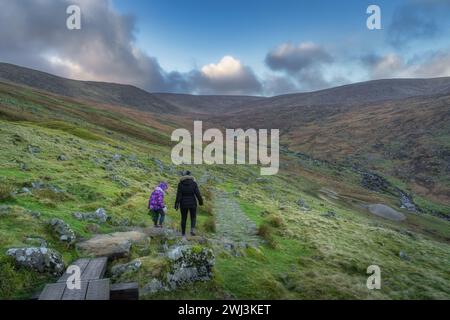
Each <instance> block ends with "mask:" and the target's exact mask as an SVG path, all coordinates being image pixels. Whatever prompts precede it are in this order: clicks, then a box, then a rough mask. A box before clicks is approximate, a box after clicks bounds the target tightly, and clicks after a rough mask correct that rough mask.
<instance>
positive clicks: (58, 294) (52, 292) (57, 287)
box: [39, 283, 66, 300]
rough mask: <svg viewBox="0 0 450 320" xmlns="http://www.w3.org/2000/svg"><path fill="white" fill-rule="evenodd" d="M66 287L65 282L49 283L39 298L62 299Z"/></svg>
mask: <svg viewBox="0 0 450 320" xmlns="http://www.w3.org/2000/svg"><path fill="white" fill-rule="evenodd" d="M65 288H66V284H65V283H52V284H47V285H46V286H45V288H44V290H42V292H41V294H40V295H39V300H61V299H62V296H63V294H64V289H65Z"/></svg>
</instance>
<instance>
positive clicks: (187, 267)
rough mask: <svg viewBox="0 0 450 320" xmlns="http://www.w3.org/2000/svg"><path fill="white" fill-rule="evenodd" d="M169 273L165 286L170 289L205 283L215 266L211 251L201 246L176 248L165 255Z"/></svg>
mask: <svg viewBox="0 0 450 320" xmlns="http://www.w3.org/2000/svg"><path fill="white" fill-rule="evenodd" d="M167 257H168V258H169V260H170V265H171V269H170V270H171V271H170V272H169V273H167V276H166V280H167V284H168V286H169V287H170V288H171V289H175V288H177V287H178V286H180V285H182V284H185V283H191V282H195V281H207V280H210V279H211V277H212V268H213V266H214V264H215V257H214V253H213V251H212V250H211V249H209V248H205V247H201V246H191V245H184V246H177V247H175V248H173V249H171V250H170V251H169V252H168V253H167Z"/></svg>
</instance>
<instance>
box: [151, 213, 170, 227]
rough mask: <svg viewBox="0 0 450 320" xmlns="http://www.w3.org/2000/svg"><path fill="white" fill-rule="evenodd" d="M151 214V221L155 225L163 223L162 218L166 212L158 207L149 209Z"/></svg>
mask: <svg viewBox="0 0 450 320" xmlns="http://www.w3.org/2000/svg"><path fill="white" fill-rule="evenodd" d="M150 212H151V215H152V220H153V223H154V224H155V226H156V225H158V223H159V225H160V226H162V224H163V223H164V218H165V217H166V214H165V213H164V210H163V209H158V210H150Z"/></svg>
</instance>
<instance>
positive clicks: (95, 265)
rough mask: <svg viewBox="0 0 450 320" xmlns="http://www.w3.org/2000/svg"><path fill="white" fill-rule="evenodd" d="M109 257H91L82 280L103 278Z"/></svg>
mask: <svg viewBox="0 0 450 320" xmlns="http://www.w3.org/2000/svg"><path fill="white" fill-rule="evenodd" d="M107 262H108V258H106V257H102V258H96V259H91V261H89V264H88V265H87V267H86V269H84V272H83V273H82V274H81V281H89V280H98V279H101V278H103V276H104V275H105V272H106V264H107Z"/></svg>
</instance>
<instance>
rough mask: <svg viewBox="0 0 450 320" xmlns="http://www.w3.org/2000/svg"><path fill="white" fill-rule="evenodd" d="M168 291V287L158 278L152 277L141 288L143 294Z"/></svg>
mask: <svg viewBox="0 0 450 320" xmlns="http://www.w3.org/2000/svg"><path fill="white" fill-rule="evenodd" d="M163 290H165V291H168V288H167V287H166V286H164V284H163V283H162V282H161V281H160V280H158V279H152V280H151V281H150V282H149V283H147V284H146V285H145V286H144V288H143V289H142V293H143V294H155V293H157V292H160V291H163Z"/></svg>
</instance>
